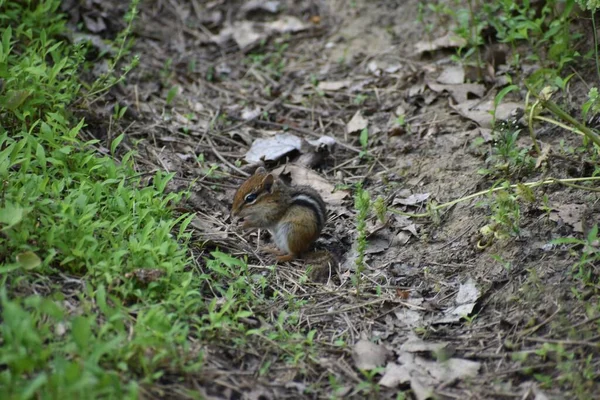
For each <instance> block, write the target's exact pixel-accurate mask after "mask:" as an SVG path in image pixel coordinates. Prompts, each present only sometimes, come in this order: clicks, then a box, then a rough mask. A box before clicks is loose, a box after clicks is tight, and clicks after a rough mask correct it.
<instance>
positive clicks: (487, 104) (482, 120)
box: [450, 99, 523, 129]
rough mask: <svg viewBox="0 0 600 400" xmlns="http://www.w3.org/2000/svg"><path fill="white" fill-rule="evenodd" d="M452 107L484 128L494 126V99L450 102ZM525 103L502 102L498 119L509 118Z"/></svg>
mask: <svg viewBox="0 0 600 400" xmlns="http://www.w3.org/2000/svg"><path fill="white" fill-rule="evenodd" d="M450 107H452V108H453V109H454V110H456V111H458V113H459V114H460V115H462V116H463V117H465V118H468V119H470V120H471V121H475V122H477V123H478V124H479V126H481V127H483V128H490V129H491V128H492V112H493V110H494V101H493V100H487V101H483V102H482V101H481V100H477V99H475V100H467V101H465V102H463V103H459V104H453V103H452V102H451V103H450ZM522 107H523V105H522V104H520V103H513V102H508V103H500V104H499V105H498V108H497V109H496V119H497V120H502V119H506V118H508V117H509V116H510V115H511V113H512V112H513V111H514V110H515V109H517V108H522Z"/></svg>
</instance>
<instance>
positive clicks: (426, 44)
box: [415, 32, 467, 54]
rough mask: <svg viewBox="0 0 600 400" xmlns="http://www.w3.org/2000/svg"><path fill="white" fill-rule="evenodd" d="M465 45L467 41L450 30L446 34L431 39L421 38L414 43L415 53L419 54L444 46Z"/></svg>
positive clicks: (444, 47)
mask: <svg viewBox="0 0 600 400" xmlns="http://www.w3.org/2000/svg"><path fill="white" fill-rule="evenodd" d="M466 45H467V41H466V40H465V39H463V38H462V37H460V36H458V35H456V34H454V33H452V32H448V34H446V35H445V36H442V37H440V38H437V39H435V40H433V41H431V40H422V41H420V42H417V43H415V53H416V54H421V53H424V52H426V51H436V50H440V49H446V48H454V47H464V46H466Z"/></svg>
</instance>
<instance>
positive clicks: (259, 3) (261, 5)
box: [241, 0, 279, 14]
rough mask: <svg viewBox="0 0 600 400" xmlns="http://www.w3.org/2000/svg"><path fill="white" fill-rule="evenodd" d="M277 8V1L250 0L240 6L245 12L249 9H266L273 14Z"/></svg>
mask: <svg viewBox="0 0 600 400" xmlns="http://www.w3.org/2000/svg"><path fill="white" fill-rule="evenodd" d="M278 10H279V1H264V0H250V1H248V2H246V3H245V4H244V5H243V6H242V7H241V11H243V12H245V13H248V12H250V11H267V12H270V13H272V14H275V13H276V12H277V11H278Z"/></svg>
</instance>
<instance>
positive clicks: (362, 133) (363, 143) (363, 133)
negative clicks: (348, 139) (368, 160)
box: [358, 128, 369, 149]
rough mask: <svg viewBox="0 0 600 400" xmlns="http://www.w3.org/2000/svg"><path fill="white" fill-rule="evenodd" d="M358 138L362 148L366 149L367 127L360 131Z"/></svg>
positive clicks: (367, 140)
mask: <svg viewBox="0 0 600 400" xmlns="http://www.w3.org/2000/svg"><path fill="white" fill-rule="evenodd" d="M358 140H359V141H360V145H361V146H362V148H363V149H366V148H367V145H368V144H369V128H365V129H363V130H362V131H360V137H359V139H358Z"/></svg>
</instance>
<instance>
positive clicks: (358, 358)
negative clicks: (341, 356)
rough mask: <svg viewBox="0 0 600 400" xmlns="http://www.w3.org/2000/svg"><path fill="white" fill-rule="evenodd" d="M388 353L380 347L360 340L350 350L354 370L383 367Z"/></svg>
mask: <svg viewBox="0 0 600 400" xmlns="http://www.w3.org/2000/svg"><path fill="white" fill-rule="evenodd" d="M389 355H390V351H389V350H388V349H387V348H385V347H384V346H382V345H379V344H375V343H373V342H370V341H368V340H365V339H360V340H359V341H358V342H357V343H356V344H355V345H354V349H353V350H352V358H353V359H354V362H355V364H356V368H358V369H363V370H371V369H375V368H378V367H381V366H383V365H385V362H386V359H387V358H388V356H389Z"/></svg>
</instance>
